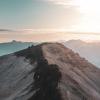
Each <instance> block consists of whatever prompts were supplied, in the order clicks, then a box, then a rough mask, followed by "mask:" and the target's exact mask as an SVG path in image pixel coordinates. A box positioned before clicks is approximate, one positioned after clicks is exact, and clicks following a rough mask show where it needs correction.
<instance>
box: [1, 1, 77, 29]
mask: <svg viewBox="0 0 100 100" xmlns="http://www.w3.org/2000/svg"><path fill="white" fill-rule="evenodd" d="M72 16H74V18H76V19H78V18H79V13H77V12H75V10H74V9H65V8H64V7H62V6H59V5H55V4H54V3H52V2H49V0H0V28H1V29H36V28H42V29H45V28H48V29H49V28H50V29H52V28H53V29H56V28H57V29H59V28H63V27H66V28H67V27H68V28H69V27H70V26H71V24H74V23H75V22H74V21H75V20H74V21H72V20H73V17H72ZM71 17H72V19H71ZM69 18H70V19H69Z"/></svg>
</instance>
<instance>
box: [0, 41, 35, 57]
mask: <svg viewBox="0 0 100 100" xmlns="http://www.w3.org/2000/svg"><path fill="white" fill-rule="evenodd" d="M36 44H37V43H32V42H20V41H15V40H13V41H12V42H7V43H0V56H2V55H6V54H9V53H13V52H16V51H19V50H22V49H25V48H27V47H29V46H31V45H36Z"/></svg>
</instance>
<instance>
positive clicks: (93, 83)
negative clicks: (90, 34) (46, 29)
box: [0, 43, 100, 100]
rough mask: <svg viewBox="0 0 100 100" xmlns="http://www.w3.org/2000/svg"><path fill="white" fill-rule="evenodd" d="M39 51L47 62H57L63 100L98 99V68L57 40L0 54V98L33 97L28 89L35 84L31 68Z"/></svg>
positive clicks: (11, 99) (25, 98) (37, 57)
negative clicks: (60, 74)
mask: <svg viewBox="0 0 100 100" xmlns="http://www.w3.org/2000/svg"><path fill="white" fill-rule="evenodd" d="M41 54H42V56H43V57H44V58H45V59H46V60H47V61H48V64H49V65H51V64H56V65H57V66H58V68H59V70H60V72H61V73H62V78H61V81H60V83H59V88H60V91H61V95H62V98H63V100H69V99H70V100H100V79H99V76H100V70H99V69H98V68H97V67H95V66H94V65H93V64H91V63H89V62H88V61H87V60H85V59H84V58H81V57H80V56H79V55H78V54H77V53H74V52H73V51H72V50H71V49H68V48H66V47H64V46H63V45H62V44H59V43H44V44H40V45H37V46H31V47H29V48H28V49H24V50H21V51H19V52H15V53H13V54H11V55H7V56H2V57H0V74H1V76H0V80H1V83H0V88H1V90H0V98H2V100H28V99H29V98H30V97H32V95H33V93H34V92H35V91H33V92H29V91H30V89H32V84H33V83H34V80H33V75H34V71H33V70H34V68H35V67H36V66H37V62H38V61H39V59H42V58H41V57H40V55H41ZM16 85H17V86H16ZM5 86H6V87H5ZM5 91H6V92H7V91H8V92H7V93H6V92H5ZM4 92H5V95H3V93H4Z"/></svg>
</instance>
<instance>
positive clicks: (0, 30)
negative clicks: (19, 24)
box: [0, 29, 14, 32]
mask: <svg viewBox="0 0 100 100" xmlns="http://www.w3.org/2000/svg"><path fill="white" fill-rule="evenodd" d="M0 32H14V30H10V29H0Z"/></svg>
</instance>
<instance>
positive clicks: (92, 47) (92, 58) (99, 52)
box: [62, 40, 100, 68]
mask: <svg viewBox="0 0 100 100" xmlns="http://www.w3.org/2000/svg"><path fill="white" fill-rule="evenodd" d="M62 43H63V44H64V45H65V46H66V47H68V48H70V49H72V50H73V51H74V52H77V53H79V55H80V56H81V57H84V58H86V59H87V60H88V61H89V62H91V63H93V64H95V65H96V66H98V67H99V68H100V42H91V43H87V42H84V41H81V40H70V41H66V42H62Z"/></svg>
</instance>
